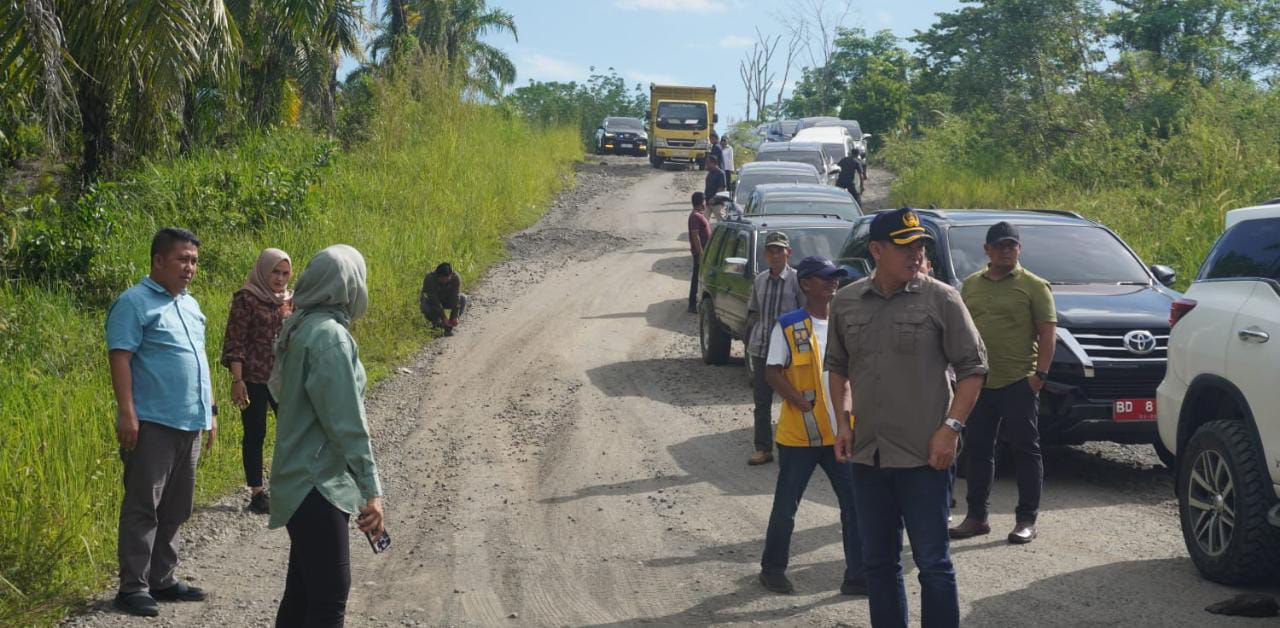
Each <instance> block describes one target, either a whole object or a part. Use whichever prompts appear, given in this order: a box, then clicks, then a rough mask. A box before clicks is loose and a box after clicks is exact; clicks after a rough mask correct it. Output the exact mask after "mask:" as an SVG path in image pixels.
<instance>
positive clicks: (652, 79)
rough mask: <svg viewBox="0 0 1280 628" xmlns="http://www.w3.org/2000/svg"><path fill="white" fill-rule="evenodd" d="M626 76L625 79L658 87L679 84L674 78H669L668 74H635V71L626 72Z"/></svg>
mask: <svg viewBox="0 0 1280 628" xmlns="http://www.w3.org/2000/svg"><path fill="white" fill-rule="evenodd" d="M626 76H627V78H629V79H631V80H633V81H636V82H638V83H641V84H644V83H657V84H659V85H679V84H680V81H679V79H677V78H675V77H674V76H671V75H670V74H653V73H650V72H636V71H635V70H628V71H627V73H626Z"/></svg>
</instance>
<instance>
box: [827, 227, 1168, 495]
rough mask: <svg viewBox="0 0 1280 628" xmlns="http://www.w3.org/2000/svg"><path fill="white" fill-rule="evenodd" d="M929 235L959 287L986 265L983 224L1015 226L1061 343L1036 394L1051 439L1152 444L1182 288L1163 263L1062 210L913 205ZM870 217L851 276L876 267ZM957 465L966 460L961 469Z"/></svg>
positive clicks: (859, 233)
mask: <svg viewBox="0 0 1280 628" xmlns="http://www.w3.org/2000/svg"><path fill="white" fill-rule="evenodd" d="M917 213H918V215H919V217H920V223H921V225H922V226H924V227H925V229H927V230H928V231H929V233H930V234H931V235H932V236H933V237H934V238H935V243H934V244H931V245H930V246H929V248H928V256H929V259H930V261H931V262H932V264H933V271H932V272H933V275H934V277H935V278H936V279H938V280H940V281H944V282H946V283H949V284H951V285H952V286H955V287H956V288H957V289H958V288H960V285H961V284H962V283H963V281H964V279H965V278H967V277H968V276H969V275H971V274H973V273H974V272H977V271H978V270H980V269H982V268H984V267H985V266H986V263H987V257H986V254H985V253H984V251H983V246H982V245H983V243H984V242H985V238H986V233H987V229H988V228H989V227H990V226H991V225H993V224H995V223H997V222H1000V221H1008V222H1010V223H1013V224H1014V225H1017V227H1018V230H1019V231H1020V232H1021V236H1022V265H1023V266H1024V267H1025V268H1027V269H1028V270H1030V271H1031V272H1033V273H1035V274H1037V275H1039V276H1040V277H1042V278H1044V279H1045V280H1046V281H1048V282H1049V283H1050V287H1051V289H1052V291H1053V296H1054V300H1055V302H1056V304H1057V310H1058V312H1057V313H1058V341H1057V346H1056V348H1055V351H1054V356H1053V364H1052V366H1051V368H1050V369H1049V381H1048V382H1047V383H1046V384H1045V387H1044V390H1043V391H1041V393H1040V434H1041V439H1042V440H1043V441H1044V442H1047V443H1063V444H1076V443H1082V442H1085V441H1099V440H1100V441H1112V442H1118V443H1149V444H1153V445H1155V446H1156V451H1157V453H1158V454H1160V457H1161V460H1163V461H1165V462H1166V464H1171V463H1172V458H1171V456H1170V455H1169V453H1168V452H1167V451H1165V450H1164V448H1163V447H1162V446H1161V445H1160V444H1159V441H1158V439H1157V438H1156V425H1155V418H1156V415H1155V403H1156V402H1155V397H1156V386H1157V385H1159V383H1160V380H1161V379H1163V378H1164V373H1165V362H1166V353H1165V351H1166V347H1167V342H1168V338H1169V320H1168V314H1169V307H1170V305H1171V304H1172V303H1173V302H1174V300H1175V299H1177V298H1178V296H1179V295H1178V293H1177V292H1174V291H1173V290H1171V289H1169V288H1168V286H1170V285H1172V284H1173V282H1174V280H1175V278H1176V277H1175V274H1174V272H1173V270H1172V269H1170V268H1169V267H1167V266H1147V265H1145V264H1144V263H1143V262H1142V260H1141V259H1140V258H1139V257H1138V255H1137V254H1136V253H1134V251H1133V249H1131V248H1129V246H1128V245H1127V244H1125V243H1124V241H1123V240H1121V239H1120V237H1119V236H1118V235H1116V234H1115V233H1114V232H1112V231H1111V230H1110V229H1108V228H1106V227H1105V226H1103V225H1101V224H1098V223H1095V222H1093V221H1090V220H1087V219H1085V218H1083V217H1081V216H1079V215H1077V214H1074V213H1072V212H1065V211H1055V210H1040V211H991V210H959V211H952V210H945V211H944V210H918V211H917ZM870 225H871V217H870V216H867V217H864V218H861V219H859V220H858V221H857V222H856V223H855V224H854V228H853V233H852V234H851V235H850V237H849V241H848V242H847V243H846V244H845V247H844V250H843V251H842V252H841V254H840V260H839V263H841V264H842V265H844V266H845V267H846V268H848V269H849V270H850V272H851V273H853V274H854V275H855V278H856V277H863V276H866V275H868V274H869V273H870V272H871V271H872V270H873V269H874V268H875V260H873V259H872V257H871V253H870V250H869V239H870V233H869V229H870ZM961 469H962V470H963V467H961Z"/></svg>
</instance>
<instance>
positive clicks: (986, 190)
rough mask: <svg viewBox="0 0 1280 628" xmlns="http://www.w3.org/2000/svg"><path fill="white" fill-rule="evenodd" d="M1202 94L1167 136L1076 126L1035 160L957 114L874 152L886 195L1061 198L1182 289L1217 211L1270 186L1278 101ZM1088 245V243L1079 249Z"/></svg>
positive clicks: (1218, 221) (998, 203)
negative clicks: (889, 173)
mask: <svg viewBox="0 0 1280 628" xmlns="http://www.w3.org/2000/svg"><path fill="white" fill-rule="evenodd" d="M1259 98H1263V99H1264V100H1265V102H1257V101H1243V99H1241V100H1233V97H1232V96H1230V95H1214V94H1209V95H1206V96H1204V97H1203V98H1202V99H1200V100H1198V101H1197V102H1195V103H1192V104H1191V105H1190V106H1189V107H1188V110H1187V112H1186V115H1185V116H1183V117H1182V118H1180V119H1179V120H1176V121H1175V122H1174V123H1173V124H1172V125H1171V130H1170V131H1169V132H1168V135H1167V137H1160V136H1158V135H1157V134H1152V133H1140V132H1133V133H1127V134H1125V133H1118V132H1112V131H1109V130H1108V129H1106V128H1105V127H1100V128H1098V129H1086V130H1085V131H1084V132H1083V133H1082V134H1081V135H1080V137H1078V138H1076V139H1075V140H1074V141H1073V142H1072V143H1071V145H1070V146H1069V147H1067V148H1063V149H1060V150H1059V151H1057V152H1055V153H1053V154H1052V155H1049V156H1047V157H1044V158H1040V159H1034V158H1030V157H1028V156H1026V155H1021V154H1017V153H1016V152H1014V151H1012V150H1010V149H1009V148H1008V147H1007V146H1006V145H1005V144H1004V143H1003V142H1001V141H1000V140H999V139H998V138H991V137H989V136H984V134H983V131H982V129H980V128H978V127H977V126H975V125H971V124H969V122H968V121H966V120H962V119H960V118H959V117H955V118H952V119H949V120H946V121H944V122H943V123H942V124H941V125H939V126H937V127H933V128H929V129H926V130H925V131H924V132H923V134H922V135H921V136H919V137H914V138H902V137H899V138H894V139H891V140H890V142H889V143H888V145H887V146H886V147H885V149H884V150H883V151H882V152H881V154H880V156H881V158H882V159H883V160H884V161H885V163H886V164H887V165H888V167H889V168H890V169H891V170H893V171H894V172H895V173H896V174H897V179H896V180H895V181H894V182H893V187H892V199H893V203H894V205H895V206H902V205H910V206H913V207H927V206H928V205H929V204H935V205H937V206H938V207H942V208H955V209H971V208H991V209H1013V208H1052V209H1066V210H1072V211H1076V212H1079V213H1080V214H1082V215H1084V216H1086V217H1088V218H1090V219H1093V220H1096V221H1098V222H1101V223H1103V224H1105V225H1107V226H1109V227H1111V228H1112V229H1114V230H1115V231H1116V232H1117V233H1118V234H1119V235H1120V236H1121V237H1122V238H1124V239H1125V241H1126V242H1128V243H1129V245H1130V246H1132V247H1133V248H1134V249H1135V250H1136V251H1137V252H1138V254H1139V255H1140V256H1141V257H1142V259H1143V260H1144V261H1145V262H1146V263H1148V264H1167V265H1169V266H1171V267H1173V268H1174V270H1176V271H1177V272H1178V282H1177V286H1178V287H1179V288H1180V289H1185V288H1186V286H1187V285H1188V284H1189V282H1190V280H1191V279H1192V278H1193V275H1194V274H1195V273H1196V271H1197V270H1198V269H1199V267H1200V263H1201V262H1202V261H1203V260H1204V257H1205V255H1206V253H1207V252H1208V250H1209V247H1211V246H1212V245H1213V242H1214V241H1215V240H1216V239H1217V237H1218V235H1219V234H1221V232H1222V225H1223V216H1224V215H1225V214H1226V212H1227V211H1229V210H1231V209H1234V208H1238V207H1247V206H1250V205H1255V204H1257V203H1259V202H1261V201H1263V200H1266V199H1269V198H1274V197H1276V196H1280V187H1277V185H1278V184H1277V182H1280V135H1277V134H1276V133H1275V129H1276V128H1277V125H1280V108H1277V107H1276V106H1275V104H1277V103H1276V102H1275V101H1276V100H1277V96H1270V95H1268V96H1265V97H1259ZM1081 253H1082V254H1087V252H1083V251H1082V252H1081Z"/></svg>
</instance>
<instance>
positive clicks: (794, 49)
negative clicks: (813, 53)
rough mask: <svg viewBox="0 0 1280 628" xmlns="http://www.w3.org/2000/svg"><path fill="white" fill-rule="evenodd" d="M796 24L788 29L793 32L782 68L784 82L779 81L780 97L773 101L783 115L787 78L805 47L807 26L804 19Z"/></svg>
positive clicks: (777, 110)
mask: <svg viewBox="0 0 1280 628" xmlns="http://www.w3.org/2000/svg"><path fill="white" fill-rule="evenodd" d="M796 26H797V28H791V26H790V25H788V29H787V30H788V32H790V34H791V37H790V39H788V40H787V61H786V63H785V64H784V65H783V68H782V82H781V83H778V98H777V99H776V100H775V101H774V103H773V108H774V111H775V112H776V113H777V114H778V115H782V95H783V94H784V93H785V92H786V91H787V80H788V79H789V78H791V68H793V67H795V63H796V57H797V56H799V54H800V49H801V48H803V47H804V35H805V31H806V30H807V28H806V26H805V24H804V22H803V21H801V22H800V23H799V24H797V25H796ZM762 117H763V116H762Z"/></svg>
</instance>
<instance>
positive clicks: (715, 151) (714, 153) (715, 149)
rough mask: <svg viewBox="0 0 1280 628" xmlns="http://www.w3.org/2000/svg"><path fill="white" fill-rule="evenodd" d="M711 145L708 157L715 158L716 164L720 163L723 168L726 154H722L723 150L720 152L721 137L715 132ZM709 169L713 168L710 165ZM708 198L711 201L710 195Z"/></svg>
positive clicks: (712, 135)
mask: <svg viewBox="0 0 1280 628" xmlns="http://www.w3.org/2000/svg"><path fill="white" fill-rule="evenodd" d="M710 143H711V150H709V151H707V157H715V158H716V163H718V164H720V165H722V166H723V165H724V153H723V152H721V150H720V136H719V135H716V132H715V131H712V132H711V142H710ZM707 168H708V169H710V168H711V166H710V164H708V165H707ZM707 198H708V199H710V198H711V195H710V194H708V195H707Z"/></svg>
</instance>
